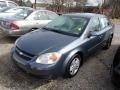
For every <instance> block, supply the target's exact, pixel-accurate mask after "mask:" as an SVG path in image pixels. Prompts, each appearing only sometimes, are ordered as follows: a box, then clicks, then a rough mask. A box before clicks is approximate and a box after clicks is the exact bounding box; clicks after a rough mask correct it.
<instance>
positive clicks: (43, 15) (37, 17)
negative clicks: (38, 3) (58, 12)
mask: <svg viewBox="0 0 120 90" xmlns="http://www.w3.org/2000/svg"><path fill="white" fill-rule="evenodd" d="M34 19H35V20H48V16H47V15H46V13H45V12H43V11H41V12H37V13H36V14H35V16H34Z"/></svg>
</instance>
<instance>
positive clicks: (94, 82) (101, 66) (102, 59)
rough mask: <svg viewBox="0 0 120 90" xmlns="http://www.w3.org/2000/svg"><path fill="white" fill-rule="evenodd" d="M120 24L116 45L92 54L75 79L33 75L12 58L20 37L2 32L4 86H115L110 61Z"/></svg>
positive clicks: (0, 81)
mask: <svg viewBox="0 0 120 90" xmlns="http://www.w3.org/2000/svg"><path fill="white" fill-rule="evenodd" d="M119 28H120V25H116V28H115V35H114V39H113V42H112V46H111V48H110V49H109V50H107V51H99V52H98V53H96V54H94V55H93V56H91V57H90V58H89V59H87V61H86V62H85V63H84V65H83V66H82V67H81V68H80V71H79V73H78V74H77V75H76V76H75V77H74V78H71V79H63V78H61V77H59V78H57V79H55V80H46V79H41V78H39V77H35V76H30V75H28V74H26V73H25V72H23V71H22V70H20V69H19V68H17V67H16V66H15V65H14V64H13V62H12V60H11V59H10V49H11V47H12V46H13V45H14V42H15V40H16V38H10V37H5V36H3V35H2V33H1V32H0V90H11V89H12V90H16V89H17V90H30V89H36V90H114V86H113V85H112V83H111V79H110V64H111V63H112V60H113V57H114V54H115V52H116V49H117V48H118V46H119V45H120V41H119V40H120V37H119V33H120V31H119Z"/></svg>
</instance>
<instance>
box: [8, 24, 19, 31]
mask: <svg viewBox="0 0 120 90" xmlns="http://www.w3.org/2000/svg"><path fill="white" fill-rule="evenodd" d="M10 29H12V30H17V29H20V27H19V26H18V25H16V24H14V23H11V24H10Z"/></svg>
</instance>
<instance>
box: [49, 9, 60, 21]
mask: <svg viewBox="0 0 120 90" xmlns="http://www.w3.org/2000/svg"><path fill="white" fill-rule="evenodd" d="M47 15H48V17H49V19H50V20H52V19H55V18H56V17H58V15H57V14H56V13H54V12H50V11H47Z"/></svg>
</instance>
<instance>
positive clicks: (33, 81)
mask: <svg viewBox="0 0 120 90" xmlns="http://www.w3.org/2000/svg"><path fill="white" fill-rule="evenodd" d="M49 82H50V80H47V79H41V78H39V77H35V76H31V75H29V74H27V73H25V72H23V71H22V70H21V69H19V68H18V67H17V66H16V65H14V63H13V61H12V60H11V59H10V54H9V53H6V54H5V55H2V56H0V84H1V85H4V87H6V88H9V89H20V90H22V89H35V88H37V87H40V86H42V85H44V84H46V83H49Z"/></svg>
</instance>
